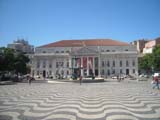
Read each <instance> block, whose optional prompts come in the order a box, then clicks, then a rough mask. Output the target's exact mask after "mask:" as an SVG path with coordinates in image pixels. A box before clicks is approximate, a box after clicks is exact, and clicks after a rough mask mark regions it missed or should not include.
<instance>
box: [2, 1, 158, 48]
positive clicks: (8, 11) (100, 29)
mask: <svg viewBox="0 0 160 120" xmlns="http://www.w3.org/2000/svg"><path fill="white" fill-rule="evenodd" d="M159 6H160V0H0V46H6V45H7V44H8V43H12V42H13V40H16V39H17V38H24V39H26V40H28V41H29V43H30V44H32V45H34V46H40V45H44V44H47V43H52V42H55V41H58V40H64V39H89V38H90V39H91V38H111V39H114V40H120V41H124V42H131V41H133V40H137V39H142V38H147V39H154V38H157V37H160V13H159V12H160V7H159Z"/></svg>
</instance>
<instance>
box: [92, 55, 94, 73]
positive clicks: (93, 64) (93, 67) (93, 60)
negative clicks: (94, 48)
mask: <svg viewBox="0 0 160 120" xmlns="http://www.w3.org/2000/svg"><path fill="white" fill-rule="evenodd" d="M92 59H93V68H92V72H93V74H94V76H95V63H94V62H95V61H94V57H93V58H92Z"/></svg>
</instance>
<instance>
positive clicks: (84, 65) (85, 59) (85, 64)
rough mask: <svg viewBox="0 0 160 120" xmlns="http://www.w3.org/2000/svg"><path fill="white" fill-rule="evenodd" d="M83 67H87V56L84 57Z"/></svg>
mask: <svg viewBox="0 0 160 120" xmlns="http://www.w3.org/2000/svg"><path fill="white" fill-rule="evenodd" d="M83 68H86V69H87V57H83Z"/></svg>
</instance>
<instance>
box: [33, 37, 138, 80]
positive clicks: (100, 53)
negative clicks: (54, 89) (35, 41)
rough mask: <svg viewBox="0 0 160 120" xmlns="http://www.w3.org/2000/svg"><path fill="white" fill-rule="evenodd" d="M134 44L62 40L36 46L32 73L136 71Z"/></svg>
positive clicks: (131, 73)
mask: <svg viewBox="0 0 160 120" xmlns="http://www.w3.org/2000/svg"><path fill="white" fill-rule="evenodd" d="M137 57H138V53H137V50H136V47H135V46H133V45H131V44H128V43H125V42H120V41H115V40H111V39H87V40H61V41H58V42H54V43H50V44H47V45H43V46H40V47H37V48H35V54H34V57H33V62H32V69H31V74H32V76H40V77H53V78H56V76H61V77H68V76H71V75H73V74H74V75H78V76H79V75H81V76H83V77H86V76H91V75H95V76H100V77H109V76H113V75H116V76H117V75H131V76H136V75H137V74H138V60H137Z"/></svg>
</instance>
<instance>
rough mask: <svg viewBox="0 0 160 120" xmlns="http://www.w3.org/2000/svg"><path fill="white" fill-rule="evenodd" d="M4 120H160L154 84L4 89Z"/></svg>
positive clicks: (0, 103)
mask: <svg viewBox="0 0 160 120" xmlns="http://www.w3.org/2000/svg"><path fill="white" fill-rule="evenodd" d="M0 120H160V90H157V89H152V87H151V84H150V80H148V81H139V82H138V81H134V80H124V81H121V82H117V81H116V80H107V81H106V82H101V83H82V85H80V84H79V83H78V82H77V83H75V82H74V83H73V82H57V81H53V82H52V83H41V82H35V83H32V84H31V85H29V84H28V83H17V84H14V85H1V86H0Z"/></svg>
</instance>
